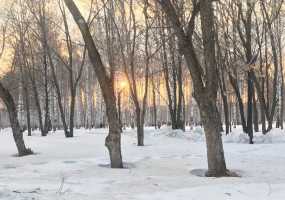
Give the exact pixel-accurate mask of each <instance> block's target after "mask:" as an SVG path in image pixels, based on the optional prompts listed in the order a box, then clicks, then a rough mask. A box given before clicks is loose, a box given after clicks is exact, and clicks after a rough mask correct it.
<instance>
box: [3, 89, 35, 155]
mask: <svg viewBox="0 0 285 200" xmlns="http://www.w3.org/2000/svg"><path fill="white" fill-rule="evenodd" d="M0 98H1V99H2V100H3V102H4V103H5V105H6V107H7V110H8V113H9V119H10V124H11V127H12V131H13V137H14V141H15V143H16V146H17V149H18V155H19V156H25V155H29V154H33V152H32V150H31V149H29V148H27V147H26V145H25V142H24V139H23V133H22V131H21V127H20V124H19V121H18V117H17V109H16V106H15V103H14V99H13V97H12V96H11V94H10V92H9V91H8V90H7V89H6V88H4V87H3V85H2V83H0Z"/></svg>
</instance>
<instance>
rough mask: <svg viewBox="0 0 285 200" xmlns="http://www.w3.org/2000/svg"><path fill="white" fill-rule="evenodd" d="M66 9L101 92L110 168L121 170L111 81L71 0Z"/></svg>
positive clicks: (119, 136) (82, 19)
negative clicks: (86, 52) (104, 109)
mask: <svg viewBox="0 0 285 200" xmlns="http://www.w3.org/2000/svg"><path fill="white" fill-rule="evenodd" d="M64 2H65V4H66V6H67V8H68V9H69V11H70V13H71V14H72V16H73V19H74V20H75V22H76V23H77V25H78V27H79V29H80V32H81V34H82V37H83V39H84V42H85V44H86V47H87V50H88V54H89V58H90V61H91V63H92V66H93V69H94V71H95V73H96V75H97V79H98V81H99V84H100V87H101V91H102V94H103V97H104V101H105V105H106V113H107V117H108V121H109V134H108V136H107V138H106V141H105V145H106V147H107V148H108V150H109V155H110V160H111V167H112V168H123V161H122V155H121V130H120V121H119V118H118V112H117V108H116V98H115V94H114V88H113V84H112V81H111V80H110V78H109V77H108V74H107V71H106V68H105V66H104V65H103V63H102V60H101V57H100V54H99V52H98V50H97V48H96V46H95V43H94V40H93V38H92V36H91V33H90V30H89V27H88V25H87V23H86V21H85V19H84V18H83V16H82V15H81V13H80V11H79V9H78V8H77V6H76V4H75V3H74V1H73V0H64Z"/></svg>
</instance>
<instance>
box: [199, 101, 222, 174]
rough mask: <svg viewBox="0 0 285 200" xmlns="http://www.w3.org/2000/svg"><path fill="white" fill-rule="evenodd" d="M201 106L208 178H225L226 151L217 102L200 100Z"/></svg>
mask: <svg viewBox="0 0 285 200" xmlns="http://www.w3.org/2000/svg"><path fill="white" fill-rule="evenodd" d="M200 101H202V103H200V104H199V109H200V114H201V119H202V123H203V125H204V130H205V135H206V143H207V157H208V172H207V174H206V175H207V176H217V177H218V176H225V175H226V174H227V169H226V163H225V158H224V150H223V144H222V138H221V132H220V118H219V117H220V116H219V112H218V108H217V106H216V102H215V101H214V102H213V101H211V100H200Z"/></svg>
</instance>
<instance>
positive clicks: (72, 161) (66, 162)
mask: <svg viewBox="0 0 285 200" xmlns="http://www.w3.org/2000/svg"><path fill="white" fill-rule="evenodd" d="M63 163H65V164H74V163H77V161H74V160H65V161H63Z"/></svg>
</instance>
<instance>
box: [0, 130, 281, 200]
mask: <svg viewBox="0 0 285 200" xmlns="http://www.w3.org/2000/svg"><path fill="white" fill-rule="evenodd" d="M106 132H107V130H104V129H96V130H83V129H82V130H76V131H75V137H74V138H69V139H66V138H64V134H63V132H61V131H58V132H56V133H51V134H50V135H49V136H47V137H40V136H39V135H38V134H37V133H34V136H32V137H27V136H26V137H25V140H26V143H27V146H29V147H31V148H32V149H33V150H34V151H35V152H36V153H37V154H36V155H31V156H27V157H21V158H19V157H15V156H13V154H15V153H16V148H15V144H14V142H13V139H12V135H11V131H10V130H9V129H5V130H2V131H1V132H0V199H1V200H2V199H5V200H32V199H34V200H37V199H40V200H46V199H49V200H56V199H62V200H63V199H66V200H86V199H88V200H89V199H90V200H128V199H130V200H284V199H285V132H284V133H282V132H281V131H280V130H274V131H273V132H271V133H269V134H268V135H267V136H263V135H262V134H256V137H255V141H256V144H254V145H249V144H247V142H248V141H247V137H246V135H244V134H243V133H240V130H239V129H237V130H234V133H232V134H231V135H229V136H224V149H225V155H226V161H227V166H228V168H229V169H230V170H233V171H235V172H237V173H239V174H240V175H241V177H240V178H233V177H228V178H206V177H200V176H199V174H203V173H204V171H205V169H206V166H207V161H206V149H205V146H206V145H205V142H204V137H203V134H202V133H203V131H202V129H201V128H195V129H194V130H192V131H187V132H186V133H182V132H180V131H176V132H173V131H171V130H169V129H167V128H163V129H161V130H159V131H156V130H154V129H151V128H146V136H145V144H146V145H145V146H144V147H137V146H136V134H135V132H134V131H132V130H127V131H125V132H124V133H123V136H122V150H123V159H124V161H125V166H126V167H127V168H126V169H110V168H108V163H109V158H108V153H107V151H106V148H105V147H104V139H105V136H106Z"/></svg>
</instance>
